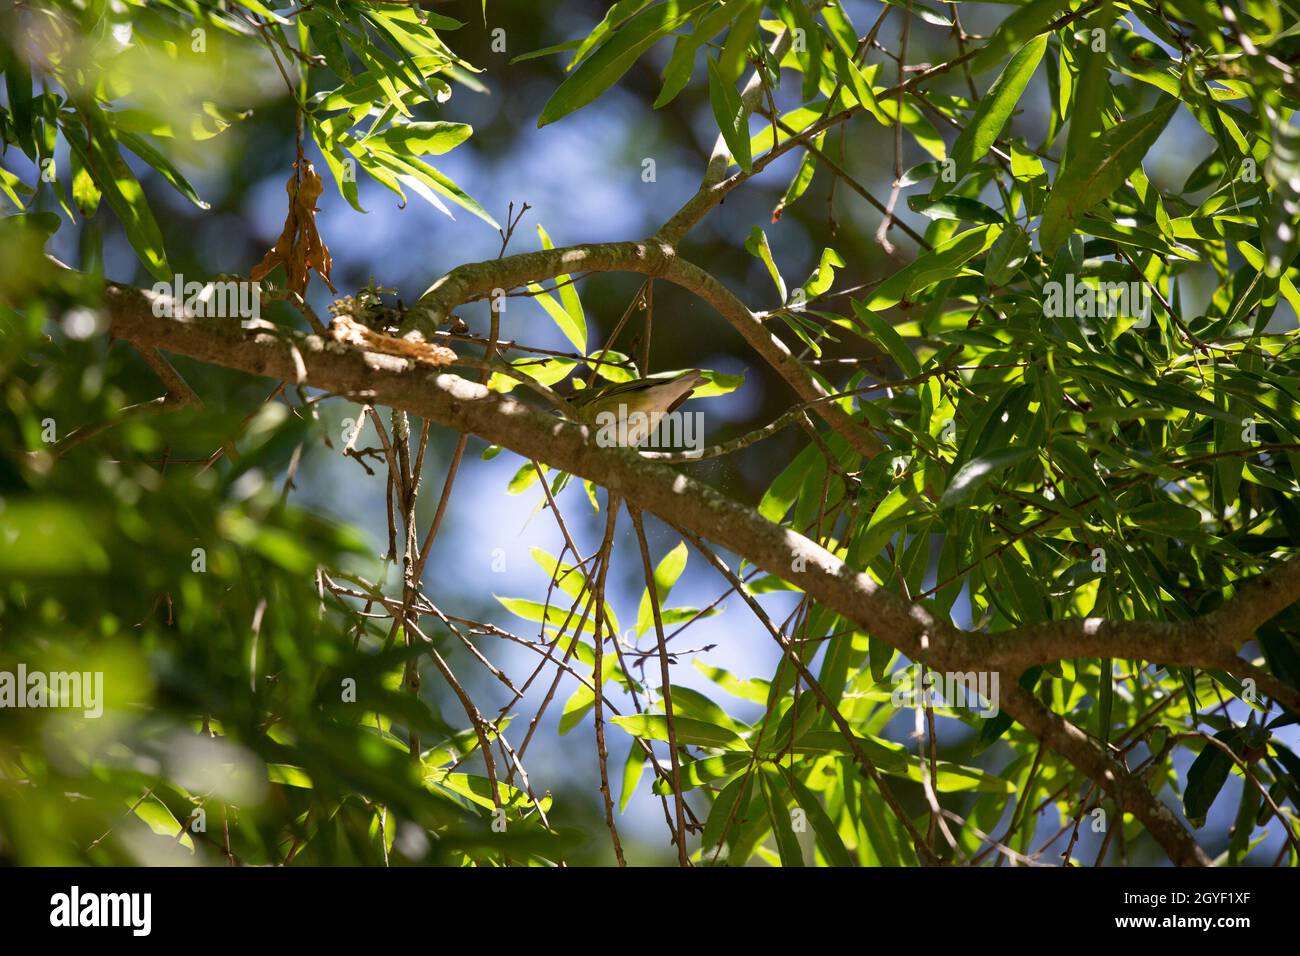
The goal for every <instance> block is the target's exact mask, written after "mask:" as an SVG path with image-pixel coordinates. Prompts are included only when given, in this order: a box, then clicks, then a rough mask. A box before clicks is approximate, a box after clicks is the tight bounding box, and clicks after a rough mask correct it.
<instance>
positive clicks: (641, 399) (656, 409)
mask: <svg viewBox="0 0 1300 956" xmlns="http://www.w3.org/2000/svg"><path fill="white" fill-rule="evenodd" d="M708 381H709V380H708V379H707V378H705V377H704V375H702V374H701V373H700V371H699V369H690V370H689V371H686V372H682V373H681V374H679V375H675V376H673V377H672V378H663V377H654V376H650V377H648V378H638V379H636V380H634V381H631V382H616V383H612V384H610V385H604V386H600V387H598V388H591V389H583V390H582V391H580V392H578V393H577V394H576V395H574V396H572V397H571V398H570V399H569V404H570V405H572V406H573V408H574V410H575V411H576V412H577V413H578V415H579V416H580V417H581V418H582V420H583V421H586V422H589V423H591V424H594V425H599V426H602V427H604V426H607V425H614V426H615V427H616V428H617V444H619V445H625V446H631V447H636V446H638V445H640V444H642V443H643V442H644V441H645V440H646V439H647V438H649V437H650V435H652V434H653V433H654V431H655V430H656V429H657V428H658V427H659V423H660V421H661V420H662V419H663V416H664V415H666V414H668V413H669V412H673V411H676V410H677V408H678V407H680V406H681V405H682V403H683V402H685V401H686V400H687V399H688V398H690V397H691V393H692V392H694V391H695V389H697V388H699V387H700V386H701V385H704V384H707V383H708Z"/></svg>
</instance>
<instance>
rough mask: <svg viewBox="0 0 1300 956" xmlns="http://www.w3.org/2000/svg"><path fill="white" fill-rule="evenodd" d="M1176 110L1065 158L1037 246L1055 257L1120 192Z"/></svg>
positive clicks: (1131, 123) (1122, 128) (1110, 133)
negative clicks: (1095, 211) (1100, 206)
mask: <svg viewBox="0 0 1300 956" xmlns="http://www.w3.org/2000/svg"><path fill="white" fill-rule="evenodd" d="M1177 109H1178V100H1175V99H1167V100H1165V101H1164V102H1163V103H1162V104H1161V105H1159V106H1157V107H1156V108H1154V109H1152V110H1149V111H1148V112H1145V113H1142V114H1141V115H1140V116H1135V117H1133V118H1132V119H1128V120H1125V121H1124V122H1122V123H1119V124H1117V125H1115V126H1112V127H1111V128H1110V129H1108V130H1106V131H1105V132H1104V133H1102V134H1101V135H1100V136H1099V137H1097V138H1096V139H1095V140H1092V141H1090V142H1089V143H1088V144H1087V146H1086V149H1085V150H1084V152H1083V153H1082V154H1080V155H1078V156H1072V157H1069V158H1068V159H1067V161H1066V164H1065V166H1064V169H1063V170H1062V171H1060V172H1058V174H1057V177H1056V181H1055V182H1054V183H1053V184H1052V189H1051V192H1050V193H1049V194H1048V197H1047V205H1046V207H1045V208H1044V209H1043V222H1042V227H1041V230H1040V233H1039V243H1040V245H1041V246H1042V249H1043V254H1044V255H1049V256H1050V255H1054V254H1055V253H1056V250H1057V249H1059V248H1060V247H1061V245H1062V244H1063V243H1064V242H1065V240H1066V239H1068V238H1069V237H1070V235H1071V234H1072V233H1073V232H1074V228H1075V226H1077V225H1078V223H1079V220H1080V219H1082V218H1083V217H1084V216H1085V215H1086V214H1087V213H1088V212H1090V211H1091V210H1092V209H1093V207H1095V206H1096V205H1097V204H1098V203H1100V202H1102V201H1103V200H1105V199H1106V198H1107V197H1108V196H1110V194H1111V193H1113V192H1114V191H1115V190H1116V189H1118V188H1119V187H1120V185H1121V184H1122V183H1123V182H1124V180H1125V179H1126V178H1127V177H1128V175H1129V174H1130V173H1131V172H1133V170H1134V169H1136V168H1138V166H1139V165H1140V164H1141V162H1142V158H1143V157H1144V156H1146V154H1147V151H1148V150H1150V149H1151V146H1152V145H1153V144H1154V143H1155V141H1156V140H1157V139H1158V138H1159V137H1160V134H1161V133H1162V132H1163V131H1164V128H1165V126H1166V125H1167V124H1168V123H1169V120H1170V118H1171V117H1172V116H1173V115H1174V112H1175V111H1176V110H1177Z"/></svg>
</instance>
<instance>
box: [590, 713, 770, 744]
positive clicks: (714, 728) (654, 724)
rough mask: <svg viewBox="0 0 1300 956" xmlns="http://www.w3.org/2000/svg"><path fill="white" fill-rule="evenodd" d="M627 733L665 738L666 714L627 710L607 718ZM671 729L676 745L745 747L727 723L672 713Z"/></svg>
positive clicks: (666, 729) (654, 738)
mask: <svg viewBox="0 0 1300 956" xmlns="http://www.w3.org/2000/svg"><path fill="white" fill-rule="evenodd" d="M611 719H612V721H613V722H614V723H615V724H617V725H618V726H620V727H622V728H623V729H624V730H626V731H627V732H628V733H629V734H633V735H634V736H637V737H645V738H647V739H649V740H667V739H668V718H667V717H666V716H665V715H663V714H628V715H625V716H622V717H614V718H611ZM673 730H674V731H675V732H676V735H677V743H678V745H682V744H694V745H695V746H697V747H714V748H718V749H721V750H749V744H747V743H745V741H744V739H743V738H741V736H740V735H739V734H738V733H736V732H735V731H734V730H731V729H729V728H727V727H719V726H718V725H717V724H711V723H708V722H706V721H703V720H697V719H695V718H692V717H677V716H675V715H674V717H673Z"/></svg>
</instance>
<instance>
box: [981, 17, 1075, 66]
mask: <svg viewBox="0 0 1300 956" xmlns="http://www.w3.org/2000/svg"><path fill="white" fill-rule="evenodd" d="M1069 5H1070V4H1069V2H1068V0H1031V2H1030V3H1026V4H1024V5H1022V6H1019V7H1017V8H1016V9H1015V10H1014V11H1013V12H1012V13H1011V15H1010V16H1008V17H1006V19H1004V20H1003V21H1002V23H1001V24H1000V25H999V26H998V28H997V29H996V30H995V31H994V32H993V35H992V36H991V37H989V39H988V42H987V43H985V44H984V46H982V47H981V48H980V49H979V50H978V52H976V54H975V56H974V57H972V58H971V61H970V68H971V72H972V73H983V72H984V71H985V70H989V69H992V68H993V67H995V66H997V65H998V64H999V63H1001V62H1002V58H1003V57H1004V56H1006V55H1007V54H1008V53H1010V52H1011V51H1012V50H1015V49H1019V48H1020V47H1022V46H1024V45H1025V44H1026V43H1028V42H1029V41H1030V40H1031V39H1033V38H1034V37H1036V36H1038V34H1040V33H1043V32H1045V31H1046V30H1047V27H1048V26H1049V25H1050V24H1051V23H1052V22H1053V21H1054V20H1056V18H1057V17H1058V16H1059V15H1060V14H1061V13H1063V12H1064V11H1065V8H1066V7H1068V6H1069Z"/></svg>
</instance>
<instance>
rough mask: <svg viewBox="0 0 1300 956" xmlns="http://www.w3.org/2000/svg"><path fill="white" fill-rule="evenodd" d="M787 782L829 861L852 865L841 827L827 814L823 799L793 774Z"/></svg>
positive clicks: (836, 864)
mask: <svg viewBox="0 0 1300 956" xmlns="http://www.w3.org/2000/svg"><path fill="white" fill-rule="evenodd" d="M787 782H788V783H789V785H790V791H791V792H792V793H793V794H794V798H795V801H796V802H797V803H798V804H799V807H800V808H801V809H802V810H803V812H804V813H805V814H806V815H807V817H808V822H809V823H811V824H812V828H813V832H814V833H816V834H817V845H818V846H819V847H821V850H822V853H824V854H825V855H826V859H827V861H828V862H829V863H830V864H831V866H842V867H850V866H852V865H853V858H852V857H851V856H849V851H848V849H847V848H846V847H845V846H844V841H843V840H842V839H841V838H840V831H839V828H838V827H836V826H835V823H834V821H832V820H831V818H830V817H829V816H827V815H826V811H825V809H823V807H822V803H821V801H820V800H819V799H817V795H816V794H814V793H813V792H812V791H811V790H809V789H808V788H807V787H805V786H804V785H803V784H802V783H800V782H799V780H798V778H796V777H795V776H794V775H793V774H791V775H790V777H789V778H788V780H787Z"/></svg>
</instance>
